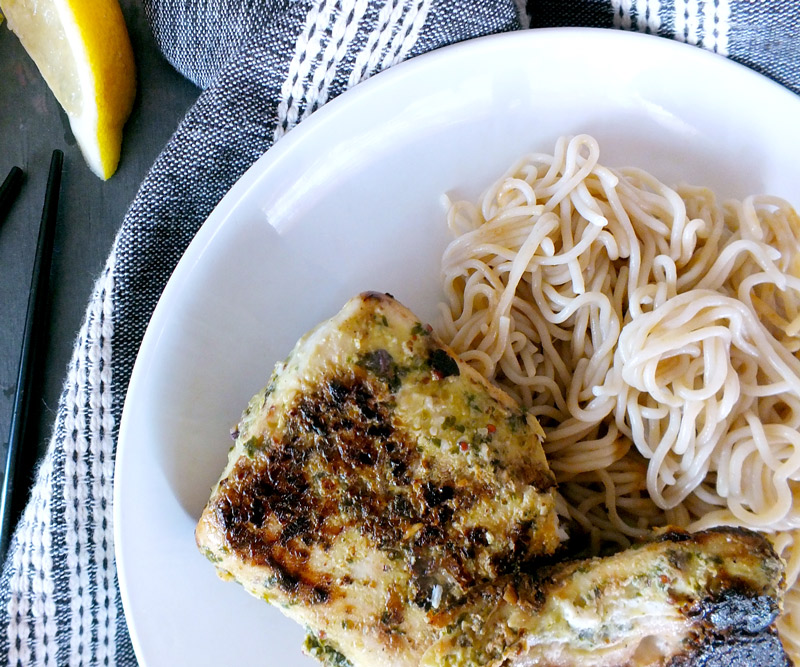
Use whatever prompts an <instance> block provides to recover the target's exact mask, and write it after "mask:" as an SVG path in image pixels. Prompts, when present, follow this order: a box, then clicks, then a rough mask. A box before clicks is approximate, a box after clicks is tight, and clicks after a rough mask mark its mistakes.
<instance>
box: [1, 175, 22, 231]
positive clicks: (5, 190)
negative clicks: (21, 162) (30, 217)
mask: <svg viewBox="0 0 800 667" xmlns="http://www.w3.org/2000/svg"><path fill="white" fill-rule="evenodd" d="M22 177H23V173H22V169H20V168H19V167H11V171H9V172H8V176H6V180H4V181H3V184H2V185H0V224H3V220H5V217H6V214H7V213H8V209H10V208H11V204H13V203H14V200H15V199H16V198H17V195H18V194H19V189H20V187H21V186H22Z"/></svg>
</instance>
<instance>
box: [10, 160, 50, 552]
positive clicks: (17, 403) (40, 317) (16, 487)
mask: <svg viewBox="0 0 800 667" xmlns="http://www.w3.org/2000/svg"><path fill="white" fill-rule="evenodd" d="M63 163H64V154H63V153H62V152H61V151H58V150H56V151H53V157H52V159H51V160H50V173H49V175H48V179H47V190H46V191H45V201H44V207H43V209H42V220H41V223H40V224H39V237H38V240H37V243H36V256H35V258H34V262H33V272H32V276H31V289H30V293H29V294H28V310H27V314H26V316H25V329H24V332H23V337H22V349H21V351H20V358H19V372H18V374H17V389H16V392H15V394H14V406H13V409H12V413H11V428H10V433H9V436H8V452H7V454H6V467H5V475H4V477H3V485H2V487H1V488H0V520H2V523H1V524H0V563H2V561H3V560H4V559H5V556H6V551H7V550H8V544H9V541H10V539H11V532H12V531H13V530H14V524H15V522H16V519H17V518H18V516H19V514H20V513H21V510H22V507H23V506H24V503H25V500H26V499H27V496H28V488H29V486H30V477H31V474H32V472H33V466H34V464H35V461H36V451H35V450H36V443H34V442H31V441H30V440H31V438H30V435H29V434H30V431H31V429H30V427H31V426H32V424H31V421H32V418H33V416H34V415H33V413H32V411H31V409H30V408H31V402H32V400H33V398H34V397H37V396H41V394H42V392H41V388H42V385H43V377H42V372H43V361H44V355H45V352H46V346H47V320H48V301H49V283H50V264H51V259H52V255H53V242H54V239H55V228H56V221H57V219H58V200H59V195H60V192H61V170H62V166H63Z"/></svg>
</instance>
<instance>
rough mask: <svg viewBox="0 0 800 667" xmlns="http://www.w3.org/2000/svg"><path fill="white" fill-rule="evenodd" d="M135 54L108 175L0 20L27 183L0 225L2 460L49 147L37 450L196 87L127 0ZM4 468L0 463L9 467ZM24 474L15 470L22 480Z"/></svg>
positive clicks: (13, 161)
mask: <svg viewBox="0 0 800 667" xmlns="http://www.w3.org/2000/svg"><path fill="white" fill-rule="evenodd" d="M121 5H122V9H123V12H124V14H125V19H126V22H127V25H128V31H129V32H130V35H131V41H132V43H133V49H134V54H135V56H136V65H137V70H138V71H137V78H138V93H137V99H136V104H135V107H134V110H133V114H132V116H131V118H130V120H129V121H128V124H127V125H126V127H125V136H124V142H123V147H122V159H121V161H120V166H119V169H118V171H117V173H116V174H115V175H114V176H112V177H111V179H109V180H108V181H106V182H103V181H101V180H100V179H99V178H97V177H96V176H94V175H93V174H92V173H91V171H89V168H88V167H87V166H86V164H85V162H84V160H83V158H82V156H81V154H80V150H79V149H78V147H77V145H76V143H75V139H74V138H73V136H72V133H71V131H70V129H69V122H68V121H67V118H66V116H65V114H64V112H63V111H62V110H61V108H60V107H59V105H58V103H57V102H56V100H55V98H54V97H53V95H52V93H50V91H49V90H48V88H47V86H46V84H45V83H44V81H43V80H42V78H41V76H40V75H39V72H38V70H37V69H36V66H35V65H34V64H33V62H32V61H31V60H30V58H29V57H28V56H27V54H26V53H25V51H24V50H23V48H22V46H21V45H20V43H19V40H18V39H17V38H16V36H15V35H14V34H13V33H12V32H11V31H10V30H8V27H7V25H6V24H5V23H3V24H2V26H0V180H2V179H3V178H4V177H5V175H6V174H7V173H8V171H9V170H10V169H11V167H12V166H13V165H18V166H20V167H22V169H23V170H24V171H25V181H24V183H23V186H22V191H21V193H20V195H19V197H18V199H17V201H16V202H15V204H14V205H13V207H12V209H11V211H10V213H9V215H8V217H7V219H6V221H5V224H3V225H2V226H0V444H1V445H2V447H0V461H5V451H6V447H7V444H8V433H9V422H10V418H11V408H12V401H13V397H14V390H15V385H16V378H17V365H18V363H19V353H20V346H21V343H22V332H23V325H24V321H25V310H26V303H27V299H28V290H29V287H30V281H31V269H32V267H33V259H34V253H35V247H36V238H37V233H38V225H39V220H40V218H41V214H42V204H43V201H44V192H45V184H46V182H47V171H48V165H49V162H50V155H51V153H52V151H53V149H56V148H58V149H61V150H63V151H64V155H65V159H64V174H63V183H62V193H61V205H60V211H59V221H58V228H57V230H56V238H55V250H54V256H53V265H52V281H51V290H50V294H51V302H50V322H49V341H48V347H47V352H46V360H45V364H46V370H45V376H46V379H45V386H44V395H43V396H42V397H41V398H40V399H39V400H37V401H36V402H35V403H34V406H33V409H34V415H33V419H35V420H36V422H37V427H36V428H34V429H33V432H34V433H35V442H34V445H35V446H36V447H37V449H38V454H39V455H41V454H42V453H43V452H44V450H45V448H46V446H47V442H48V440H49V438H50V434H51V432H52V429H53V424H54V417H55V410H56V407H57V404H58V397H59V395H60V393H61V388H62V385H63V382H64V380H65V378H66V367H67V364H68V363H69V360H70V357H71V353H72V348H73V344H74V342H75V338H76V336H77V333H78V331H79V329H80V327H81V324H82V322H83V317H84V312H85V309H86V305H87V303H88V300H89V297H90V296H91V292H92V287H93V285H94V281H95V279H96V278H97V276H98V275H99V274H100V272H101V270H102V268H103V266H104V264H105V261H106V258H107V257H108V254H109V251H110V249H111V245H112V243H113V240H114V237H115V235H116V232H117V230H118V229H119V226H120V224H121V222H122V218H123V216H124V215H125V212H126V210H127V209H128V206H129V204H130V202H131V200H132V199H133V197H134V196H135V195H136V192H137V190H138V188H139V185H140V183H141V181H142V179H143V178H144V176H145V174H146V173H147V170H148V169H149V168H150V166H151V165H152V163H153V161H154V160H155V158H156V157H157V156H158V154H159V153H160V151H161V150H162V148H163V146H164V144H165V143H166V142H167V140H168V139H169V137H170V135H171V134H172V133H173V131H174V130H175V128H176V127H177V125H178V123H179V122H180V120H181V118H182V117H183V115H184V114H185V113H186V111H187V109H188V108H189V107H190V106H191V104H192V103H193V102H194V100H195V99H196V97H197V95H198V93H199V90H198V89H197V88H196V87H195V86H194V85H193V84H192V83H190V82H189V81H187V80H186V79H184V78H183V77H182V76H181V75H180V74H178V73H177V72H176V71H175V70H174V69H173V68H172V67H171V66H170V65H169V63H167V62H166V60H164V59H163V57H162V56H161V54H160V53H159V51H158V49H157V48H156V46H155V43H154V41H153V37H152V35H151V33H150V29H149V27H148V25H147V21H146V18H145V16H144V11H143V9H142V6H141V3H140V2H139V1H138V0H121ZM3 473H4V471H0V474H3ZM20 482H23V483H24V481H23V480H18V483H20Z"/></svg>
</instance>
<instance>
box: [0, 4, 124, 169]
mask: <svg viewBox="0 0 800 667" xmlns="http://www.w3.org/2000/svg"><path fill="white" fill-rule="evenodd" d="M0 11H2V13H3V14H5V17H6V20H7V21H8V26H9V28H11V30H13V31H14V32H15V33H16V35H17V36H18V37H19V39H20V41H21V42H22V46H23V47H24V48H25V50H26V51H27V52H28V54H29V55H30V56H31V58H33V61H34V62H35V63H36V66H37V67H38V68H39V71H40V72H41V73H42V76H43V77H44V80H45V81H46V82H47V85H48V86H49V87H50V89H51V90H52V91H53V94H54V95H55V97H56V99H57V100H58V102H59V104H60V105H61V106H62V107H63V108H64V111H66V113H67V117H68V118H69V122H70V126H71V127H72V133H73V134H74V135H75V139H76V140H77V142H78V145H79V146H80V148H81V152H82V153H83V156H84V158H85V159H86V162H87V164H88V165H89V168H90V169H91V170H92V171H93V172H94V173H95V174H97V175H98V176H99V177H100V178H102V179H103V180H106V179H107V178H109V177H110V176H111V175H112V174H113V173H114V172H115V171H116V169H117V164H118V163H119V155H120V149H121V147H122V128H123V126H124V125H125V121H126V120H128V116H129V115H130V113H131V109H132V107H133V100H134V98H135V96H136V66H135V64H134V60H133V49H132V48H131V42H130V38H129V36H128V30H127V28H126V27H125V20H124V18H123V16H122V10H121V9H120V6H119V4H118V2H117V0H91V1H87V0H0Z"/></svg>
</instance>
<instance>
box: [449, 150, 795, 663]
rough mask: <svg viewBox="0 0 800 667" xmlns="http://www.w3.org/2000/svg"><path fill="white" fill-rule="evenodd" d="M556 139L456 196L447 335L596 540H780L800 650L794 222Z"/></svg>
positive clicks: (776, 203) (571, 514) (788, 614)
mask: <svg viewBox="0 0 800 667" xmlns="http://www.w3.org/2000/svg"><path fill="white" fill-rule="evenodd" d="M598 159H599V147H598V144H597V142H596V141H595V140H594V139H593V138H591V137H589V136H586V135H582V136H577V137H574V138H562V139H561V140H559V141H558V143H557V145H556V148H555V154H554V155H546V154H533V155H529V156H526V157H525V158H524V159H523V160H521V161H520V162H519V163H517V164H516V165H514V166H513V167H512V168H511V170H509V172H508V173H507V174H506V175H505V176H504V177H502V178H501V179H500V180H498V181H497V182H496V183H495V184H493V185H492V186H491V187H490V188H489V190H488V191H487V192H486V194H485V195H484V196H483V198H482V200H481V201H480V203H479V204H478V205H475V204H473V203H471V202H465V201H459V202H455V203H453V204H452V205H451V207H450V211H449V218H448V220H449V225H450V227H451V229H452V230H453V231H454V232H455V234H456V239H455V240H454V241H453V242H452V243H451V244H450V246H449V247H448V248H447V250H446V252H445V254H444V258H443V262H442V267H443V279H444V289H445V294H446V298H447V304H446V305H445V304H443V305H442V321H441V323H440V325H439V333H440V335H441V336H442V338H443V339H444V340H445V341H446V342H448V343H449V344H450V345H451V346H452V347H453V348H454V349H455V350H456V351H457V352H459V353H460V354H461V356H462V357H463V358H464V359H465V360H467V361H468V362H469V363H471V364H472V365H473V366H474V367H475V368H476V369H478V370H479V371H480V372H481V373H482V374H484V375H485V376H486V377H488V378H491V379H493V380H495V381H496V382H497V383H498V384H500V385H501V386H503V387H504V388H505V389H506V390H507V391H508V392H509V393H511V394H512V395H513V396H515V397H516V398H517V399H518V400H519V401H520V402H522V403H523V404H524V405H525V406H527V407H528V409H529V411H530V412H531V413H532V414H534V415H535V416H536V417H537V418H538V419H539V421H540V422H541V424H542V426H543V427H544V429H545V432H546V433H547V439H546V442H545V451H546V453H547V455H548V459H549V461H550V465H551V467H552V469H553V471H554V473H555V474H556V477H557V479H558V482H559V492H560V497H559V511H560V512H561V513H562V514H563V515H564V516H565V518H567V519H568V521H569V522H570V523H571V524H572V525H573V529H574V530H576V531H584V532H585V533H586V534H587V535H588V537H589V540H590V545H591V548H592V550H593V551H594V552H599V551H601V550H603V549H605V548H608V547H611V546H622V547H624V546H627V545H629V544H630V542H631V540H632V539H636V538H640V537H644V536H646V535H647V534H648V532H649V531H650V530H651V529H652V528H654V527H658V526H663V525H667V524H671V525H679V526H684V527H687V528H689V529H700V528H705V527H708V526H712V525H720V524H728V525H730V524H734V525H741V526H747V527H750V528H753V529H757V530H761V531H765V532H767V533H769V534H771V536H772V538H773V541H774V543H775V545H776V548H777V549H778V551H779V552H781V553H782V555H783V556H784V558H785V559H786V560H787V563H788V566H787V581H789V582H790V584H791V585H792V588H791V590H789V592H788V593H787V596H786V601H785V612H784V614H783V616H782V618H781V619H780V622H779V625H780V629H781V633H782V636H783V638H784V642H785V644H786V647H787V650H789V651H790V652H791V654H792V655H793V656H794V658H795V660H797V659H798V657H800V585H797V586H795V585H794V582H795V581H796V580H797V578H798V572H800V495H797V497H796V493H795V492H796V491H797V490H798V481H800V270H799V269H800V236H799V235H800V219H799V218H798V216H797V213H796V212H795V211H794V210H793V209H792V208H791V207H790V206H789V204H787V203H786V202H785V201H783V200H781V199H778V198H775V197H766V196H753V197H748V198H747V199H745V200H743V201H730V202H725V203H722V204H720V203H718V202H717V201H716V199H715V197H714V195H713V193H712V192H711V191H709V190H708V189H705V188H699V187H690V186H682V187H679V188H677V189H675V190H673V189H671V188H669V187H667V186H666V185H664V184H663V183H661V182H659V181H658V180H657V179H655V178H654V177H653V176H651V175H650V174H647V173H645V172H643V171H641V170H637V169H630V168H629V169H619V170H615V169H610V168H607V167H604V166H602V165H601V164H600V163H599V162H598Z"/></svg>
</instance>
